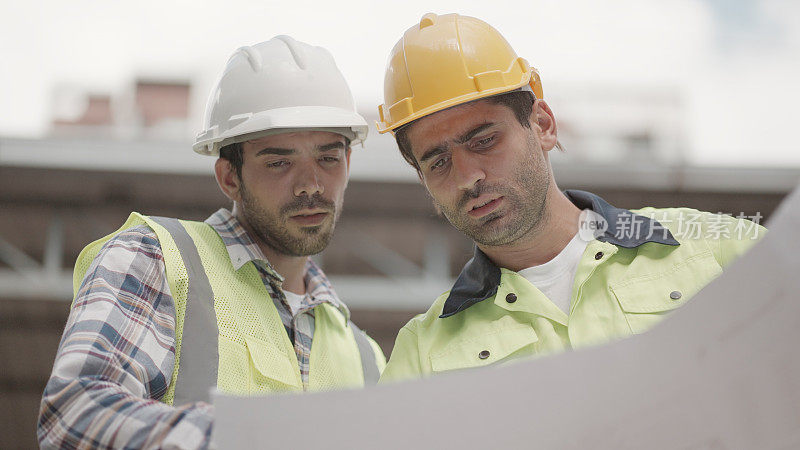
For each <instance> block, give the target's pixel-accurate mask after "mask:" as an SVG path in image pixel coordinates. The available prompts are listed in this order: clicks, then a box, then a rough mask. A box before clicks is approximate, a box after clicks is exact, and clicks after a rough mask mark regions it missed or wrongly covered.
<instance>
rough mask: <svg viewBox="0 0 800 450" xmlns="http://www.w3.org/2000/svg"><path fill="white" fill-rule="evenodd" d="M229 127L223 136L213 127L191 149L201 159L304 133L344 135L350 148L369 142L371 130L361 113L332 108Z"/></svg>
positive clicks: (255, 117)
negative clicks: (256, 141)
mask: <svg viewBox="0 0 800 450" xmlns="http://www.w3.org/2000/svg"><path fill="white" fill-rule="evenodd" d="M228 124H229V126H230V128H228V129H227V130H225V131H223V132H219V130H218V129H217V127H214V128H211V129H208V130H205V131H203V132H201V133H199V134H198V135H197V138H196V139H195V143H194V145H192V149H193V150H194V151H195V152H197V153H199V154H201V155H210V156H218V155H219V149H220V148H222V147H224V146H226V145H230V144H234V143H237V142H242V141H246V140H250V139H256V138H258V137H263V136H267V135H270V134H277V133H282V132H291V131H297V130H301V129H302V130H320V131H331V132H335V133H341V134H343V135H345V136H347V137H348V138H349V139H350V141H351V142H350V144H351V145H355V144H358V143H363V141H364V140H366V138H367V131H368V130H369V126H368V125H367V122H366V121H365V120H364V118H363V117H361V115H359V114H358V113H356V112H354V111H348V110H346V109H342V108H336V107H331V106H294V107H289V108H279V109H272V110H268V111H263V112H259V113H256V114H246V115H240V116H234V117H231V118H230V119H229V120H228ZM347 130H349V132H347Z"/></svg>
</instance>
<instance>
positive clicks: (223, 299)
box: [73, 213, 385, 405]
mask: <svg viewBox="0 0 800 450" xmlns="http://www.w3.org/2000/svg"><path fill="white" fill-rule="evenodd" d="M139 225H147V226H149V227H150V228H151V229H152V230H153V231H154V232H155V233H156V235H157V236H158V240H159V243H160V245H161V249H162V252H163V255H164V265H165V268H166V276H167V282H168V284H169V288H170V291H171V293H172V296H173V299H174V302H175V341H176V342H175V365H174V370H173V373H172V379H171V381H170V384H169V389H168V390H167V392H166V394H165V395H164V396H163V397H162V398H161V399H160V400H161V401H162V402H164V403H167V404H170V405H173V404H174V405H181V404H185V403H189V402H194V401H208V400H209V390H210V389H211V388H212V387H215V386H216V387H217V389H219V390H220V391H222V392H226V393H231V394H237V395H252V394H265V393H271V392H285V391H302V390H303V384H302V380H301V375H300V368H299V364H298V362H297V356H296V354H295V350H294V346H293V344H292V342H291V341H290V339H289V336H288V335H287V333H286V329H285V328H284V325H283V322H282V321H281V318H280V316H279V314H278V310H277V309H276V307H275V304H274V303H273V301H272V299H271V297H270V295H269V292H268V291H267V288H266V287H265V286H264V283H263V281H262V279H261V276H260V275H259V273H258V269H257V268H256V266H255V264H254V263H253V262H252V261H251V262H249V263H247V264H245V265H244V266H242V267H241V268H239V270H234V268H233V264H232V263H231V260H230V257H229V254H228V251H227V249H226V247H225V244H224V243H223V241H222V239H221V238H220V236H219V234H217V232H216V231H215V230H214V229H213V228H212V227H211V226H210V225H208V224H206V223H203V222H192V221H184V220H178V219H172V218H165V217H148V216H144V215H141V214H138V213H132V214H131V215H130V217H129V218H128V220H127V221H126V222H125V224H124V225H123V226H122V227H121V228H120V229H119V230H118V231H116V232H114V233H112V234H110V235H108V236H106V237H103V238H101V239H99V240H97V241H95V242H92V243H91V244H89V245H88V246H86V248H84V249H83V251H82V252H81V254H80V255H79V256H78V260H77V262H76V265H75V272H74V275H73V287H74V291H75V292H76V293H77V292H78V289H79V287H80V284H81V282H82V280H83V278H84V276H85V274H86V271H87V270H88V268H89V266H90V265H91V263H92V260H93V259H94V258H95V256H96V255H97V254H98V253H99V252H100V249H101V248H102V247H103V245H104V244H105V243H106V242H107V241H108V240H110V239H111V238H112V237H114V236H115V235H116V234H118V233H119V232H120V231H122V230H126V229H129V228H133V227H136V226H139ZM314 318H315V330H314V341H313V346H312V348H311V357H310V363H309V364H310V369H309V379H308V388H309V390H328V389H336V388H349V387H360V386H364V385H365V384H374V383H375V382H377V379H378V377H379V375H380V370H381V369H382V366H383V365H385V362H384V360H383V354H382V353H381V351H380V348H379V347H378V346H377V344H376V343H375V342H374V341H372V340H371V339H370V338H368V337H367V335H366V334H365V333H364V332H363V331H361V330H360V329H358V327H356V326H355V325H354V324H353V323H352V322H350V321H349V320H347V319H346V318H345V316H344V315H343V314H342V313H341V311H339V309H338V308H336V307H334V306H332V305H330V304H327V303H323V304H322V305H320V306H317V307H316V308H315V309H314Z"/></svg>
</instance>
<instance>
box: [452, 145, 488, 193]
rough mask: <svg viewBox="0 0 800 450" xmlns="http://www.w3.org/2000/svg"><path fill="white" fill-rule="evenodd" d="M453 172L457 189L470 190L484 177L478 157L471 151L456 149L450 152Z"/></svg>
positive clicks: (484, 173)
mask: <svg viewBox="0 0 800 450" xmlns="http://www.w3.org/2000/svg"><path fill="white" fill-rule="evenodd" d="M451 158H452V164H453V174H454V175H455V180H456V184H457V186H458V188H459V189H463V190H470V189H472V188H473V187H474V186H475V184H477V183H479V182H480V181H483V180H484V179H486V172H485V171H484V170H483V167H482V166H481V162H480V161H479V158H477V157H476V155H474V154H473V153H472V152H469V151H466V150H462V149H456V150H454V151H453V153H452V156H451Z"/></svg>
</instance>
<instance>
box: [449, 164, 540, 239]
mask: <svg viewBox="0 0 800 450" xmlns="http://www.w3.org/2000/svg"><path fill="white" fill-rule="evenodd" d="M539 151H541V150H539ZM537 162H538V164H537ZM549 188H550V172H549V168H548V165H547V164H546V162H544V160H539V161H537V160H536V159H535V158H533V157H532V158H531V160H530V163H529V164H522V165H520V166H519V167H518V169H517V170H516V171H515V172H514V173H513V175H512V177H511V180H510V182H509V183H507V184H505V183H504V184H497V183H495V184H491V185H489V184H484V183H479V184H477V185H476V186H474V187H473V188H472V189H470V190H469V191H466V192H464V193H463V194H462V196H461V198H459V200H458V201H457V202H456V205H455V207H454V208H453V209H450V208H448V207H445V206H444V205H442V204H440V203H436V202H435V200H434V202H435V203H436V206H438V207H439V209H440V210H441V211H442V213H443V214H444V216H445V217H446V218H447V220H448V221H450V223H451V224H452V225H453V226H454V227H455V228H456V229H458V230H459V231H461V232H462V233H464V234H465V235H467V236H468V237H469V238H470V239H472V240H473V241H475V242H476V243H478V244H481V245H486V246H500V245H507V244H510V243H512V242H514V241H516V240H517V239H519V238H521V237H523V236H525V235H528V234H530V233H531V231H532V230H535V229H537V228H540V227H541V226H542V225H543V224H544V222H545V220H546V217H545V215H546V212H547V209H546V207H545V206H546V203H547V192H548V190H549ZM485 193H493V194H499V195H502V196H503V197H504V203H505V205H503V212H498V211H493V212H491V213H490V214H487V215H485V216H483V217H481V218H480V219H473V218H471V217H470V216H469V214H468V213H467V212H466V211H465V210H464V207H465V206H466V204H467V202H469V201H470V200H472V199H475V198H478V197H480V196H481V195H483V194H485ZM503 216H505V217H503ZM508 216H510V217H508ZM498 219H503V220H504V221H505V223H503V224H500V223H498V222H499V220H498Z"/></svg>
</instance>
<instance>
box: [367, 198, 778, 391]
mask: <svg viewBox="0 0 800 450" xmlns="http://www.w3.org/2000/svg"><path fill="white" fill-rule="evenodd" d="M565 194H566V195H567V197H568V198H569V199H570V200H571V201H572V202H573V203H574V204H575V205H576V206H577V207H578V208H580V209H582V210H584V209H591V210H592V211H594V213H597V214H598V215H599V216H601V217H602V218H603V219H604V220H605V222H606V224H607V226H608V228H607V229H606V230H605V231H604V232H602V234H600V235H598V236H596V238H595V239H594V240H592V241H590V242H589V243H588V245H587V247H586V250H585V252H584V254H583V256H582V258H581V260H580V262H579V263H578V267H577V271H576V274H575V280H574V284H573V288H572V297H571V301H570V311H569V314H565V313H564V312H563V311H562V310H561V309H560V308H558V307H557V306H556V305H555V304H554V303H553V302H551V301H550V300H549V299H548V298H547V297H545V296H544V294H542V293H541V291H539V290H538V289H537V288H536V287H535V286H533V285H532V284H531V283H530V282H529V281H528V280H527V279H525V278H524V277H522V276H521V275H519V274H517V273H516V272H514V271H511V270H507V269H504V268H500V267H497V266H496V265H495V264H494V263H493V262H492V261H491V260H489V258H488V257H487V256H486V255H485V254H484V253H483V252H481V251H480V250H479V249H477V248H476V249H475V255H474V257H473V258H472V259H471V260H470V261H469V262H468V263H467V265H466V266H465V267H464V269H463V271H462V272H461V274H460V275H459V277H458V278H457V280H456V282H455V284H454V285H453V287H452V289H451V290H450V291H448V292H445V293H444V294H442V295H441V296H440V297H439V298H437V299H436V301H435V302H434V303H433V305H432V306H431V307H430V309H428V311H427V312H425V313H424V314H420V315H418V316H416V317H415V318H413V319H412V320H411V321H409V322H408V324H406V325H405V326H404V327H403V328H402V329H401V330H400V333H399V334H398V336H397V340H396V343H395V346H394V349H393V351H392V354H391V357H390V359H389V363H388V365H387V366H386V369H385V371H384V372H383V375H382V377H381V382H384V381H393V380H402V379H408V378H415V377H420V376H428V375H431V374H436V373H442V372H447V371H452V370H458V369H467V368H474V367H481V366H487V365H490V364H495V363H499V362H504V361H510V360H513V359H516V358H520V357H529V356H536V355H545V354H552V353H555V352H560V351H564V350H568V349H574V348H579V347H586V346H590V345H597V344H600V343H605V342H609V341H611V340H615V339H619V338H624V337H626V336H631V335H633V334H637V333H641V332H644V331H646V330H647V329H649V328H650V327H652V326H653V325H655V324H656V323H658V322H659V321H660V320H662V319H663V318H664V317H665V316H666V315H667V314H668V313H669V312H670V311H673V310H675V309H676V308H678V307H680V306H681V305H683V304H685V303H686V302H687V301H688V300H689V299H690V298H691V297H692V296H693V295H694V294H696V293H697V292H698V291H699V290H700V289H701V288H702V287H703V286H705V285H706V284H708V283H709V282H710V281H711V280H713V279H714V278H716V277H717V276H718V275H719V274H720V273H722V269H723V268H724V267H725V266H727V265H728V264H730V263H731V262H732V261H733V260H735V259H736V258H737V257H739V256H740V255H742V254H743V253H744V252H745V251H746V250H747V249H748V248H750V247H751V246H752V245H753V244H754V243H755V242H756V241H757V240H758V239H760V238H761V237H762V236H763V235H764V232H765V231H766V230H765V229H764V228H763V227H761V226H760V225H758V224H756V223H753V222H751V221H748V220H743V219H738V220H737V219H734V218H733V217H730V216H725V215H719V214H711V213H705V212H700V211H697V210H694V209H689V208H668V209H656V208H643V209H639V210H634V211H628V210H625V209H620V208H616V207H614V206H611V205H610V204H608V203H607V202H606V201H604V200H603V199H602V198H600V197H599V196H597V195H594V194H591V193H589V192H584V191H565Z"/></svg>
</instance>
